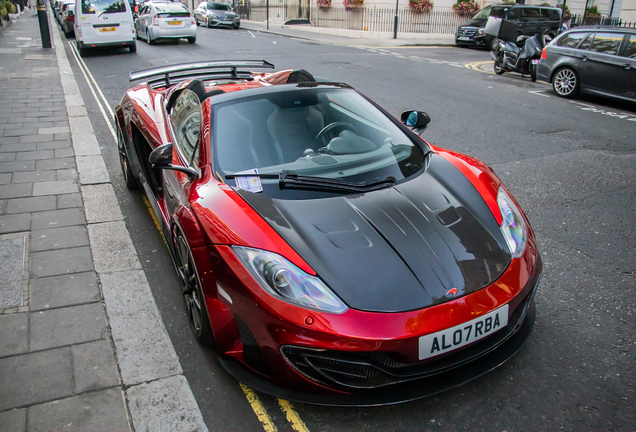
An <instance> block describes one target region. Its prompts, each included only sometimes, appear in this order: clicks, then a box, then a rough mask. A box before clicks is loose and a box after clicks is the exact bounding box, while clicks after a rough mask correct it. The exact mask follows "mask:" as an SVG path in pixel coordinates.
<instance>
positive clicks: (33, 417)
mask: <svg viewBox="0 0 636 432" xmlns="http://www.w3.org/2000/svg"><path fill="white" fill-rule="evenodd" d="M27 430H29V431H78V432H83V431H107V430H109V431H120V432H123V431H130V430H131V429H130V425H129V424H128V416H127V414H126V407H125V405H124V398H123V392H122V391H121V390H120V389H117V388H113V389H108V390H103V391H100V392H96V393H87V394H83V395H80V396H75V397H70V398H67V399H63V400H58V401H53V402H49V403H45V404H41V405H36V406H33V407H31V408H29V419H28V423H27ZM175 430H176V429H175Z"/></svg>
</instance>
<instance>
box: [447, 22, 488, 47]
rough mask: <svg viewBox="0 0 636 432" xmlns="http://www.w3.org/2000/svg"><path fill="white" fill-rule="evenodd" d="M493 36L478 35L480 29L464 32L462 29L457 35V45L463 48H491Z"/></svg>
mask: <svg viewBox="0 0 636 432" xmlns="http://www.w3.org/2000/svg"><path fill="white" fill-rule="evenodd" d="M490 41H492V36H489V35H486V34H480V33H478V29H469V30H463V29H462V28H461V27H460V28H459V29H458V31H457V33H455V44H456V45H462V46H474V47H486V48H489V45H490Z"/></svg>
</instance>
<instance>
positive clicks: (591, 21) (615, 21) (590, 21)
mask: <svg viewBox="0 0 636 432" xmlns="http://www.w3.org/2000/svg"><path fill="white" fill-rule="evenodd" d="M584 25H585V26H592V25H600V26H613V27H629V28H636V22H629V21H623V20H622V19H620V18H616V17H603V16H602V17H589V16H586V17H585V20H584V19H583V15H572V18H570V27H581V26H584Z"/></svg>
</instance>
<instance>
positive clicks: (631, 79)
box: [621, 34, 636, 102]
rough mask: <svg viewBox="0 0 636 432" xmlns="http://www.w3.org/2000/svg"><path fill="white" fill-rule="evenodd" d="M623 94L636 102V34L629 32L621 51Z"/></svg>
mask: <svg viewBox="0 0 636 432" xmlns="http://www.w3.org/2000/svg"><path fill="white" fill-rule="evenodd" d="M621 54H622V55H621V69H622V73H623V81H624V83H625V85H624V86H623V90H624V92H623V94H622V95H623V96H624V97H626V98H629V99H631V100H633V101H635V102H636V34H631V35H630V34H628V35H627V37H626V40H625V46H624V48H623V52H622V53H621Z"/></svg>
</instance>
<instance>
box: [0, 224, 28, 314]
mask: <svg viewBox="0 0 636 432" xmlns="http://www.w3.org/2000/svg"><path fill="white" fill-rule="evenodd" d="M28 242H29V234H28V233H20V234H9V235H4V236H0V313H7V312H22V311H23V310H26V309H27V307H28V292H27V287H28V270H27V269H28V266H27V264H28Z"/></svg>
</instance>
